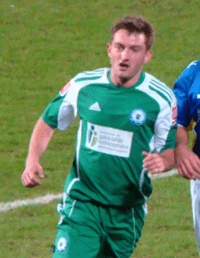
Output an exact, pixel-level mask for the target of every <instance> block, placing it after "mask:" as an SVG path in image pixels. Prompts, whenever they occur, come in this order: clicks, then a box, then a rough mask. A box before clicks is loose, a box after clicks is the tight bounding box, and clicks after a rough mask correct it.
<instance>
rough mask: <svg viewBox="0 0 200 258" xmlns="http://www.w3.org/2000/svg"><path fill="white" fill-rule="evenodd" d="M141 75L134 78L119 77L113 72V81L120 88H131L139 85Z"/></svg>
mask: <svg viewBox="0 0 200 258" xmlns="http://www.w3.org/2000/svg"><path fill="white" fill-rule="evenodd" d="M140 75H141V71H140V72H139V73H138V74H137V75H135V76H134V77H132V78H125V77H119V76H118V77H117V76H115V74H114V73H113V72H112V70H111V75H110V77H111V80H112V82H113V83H114V84H115V85H116V86H118V87H125V88H130V87H132V86H133V85H135V84H136V83H137V81H138V80H139V78H140Z"/></svg>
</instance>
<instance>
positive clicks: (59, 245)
mask: <svg viewBox="0 0 200 258" xmlns="http://www.w3.org/2000/svg"><path fill="white" fill-rule="evenodd" d="M66 247H67V239H66V238H65V237H61V238H60V239H59V240H58V243H57V251H58V252H59V253H61V252H64V251H65V249H66Z"/></svg>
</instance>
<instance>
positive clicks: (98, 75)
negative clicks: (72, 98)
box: [59, 68, 109, 96]
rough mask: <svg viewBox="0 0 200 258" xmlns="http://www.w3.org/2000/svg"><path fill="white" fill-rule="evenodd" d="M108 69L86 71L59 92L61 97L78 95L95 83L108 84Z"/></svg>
mask: <svg viewBox="0 0 200 258" xmlns="http://www.w3.org/2000/svg"><path fill="white" fill-rule="evenodd" d="M108 71H109V69H108V68H100V69H97V70H94V71H84V72H80V73H78V74H77V75H76V76H74V77H73V78H72V79H71V80H70V81H69V82H68V83H67V84H66V85H65V86H64V87H63V88H62V89H61V91H60V92H59V93H60V95H61V96H65V95H66V93H70V92H71V93H72V94H78V92H79V91H80V90H81V89H82V88H84V87H87V86H88V85H91V84H94V83H108V79H107V73H108Z"/></svg>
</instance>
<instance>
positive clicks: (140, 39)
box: [112, 29, 146, 46]
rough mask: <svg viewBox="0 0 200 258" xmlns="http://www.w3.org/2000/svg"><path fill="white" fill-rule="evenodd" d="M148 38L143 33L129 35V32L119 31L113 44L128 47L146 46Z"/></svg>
mask: <svg viewBox="0 0 200 258" xmlns="http://www.w3.org/2000/svg"><path fill="white" fill-rule="evenodd" d="M145 41H146V37H145V35H144V34H143V33H136V32H134V33H129V32H128V31H127V30H124V29H121V30H118V31H117V32H116V33H115V34H114V37H113V40H112V43H120V44H128V45H134V46H135V45H145Z"/></svg>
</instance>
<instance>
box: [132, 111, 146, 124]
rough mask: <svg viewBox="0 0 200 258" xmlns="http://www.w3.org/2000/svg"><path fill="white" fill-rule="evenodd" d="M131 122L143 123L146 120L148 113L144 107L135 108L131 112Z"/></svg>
mask: <svg viewBox="0 0 200 258" xmlns="http://www.w3.org/2000/svg"><path fill="white" fill-rule="evenodd" d="M130 120H131V123H132V124H134V125H142V124H143V123H144V122H145V120H146V113H145V112H144V111H143V110H142V109H134V110H133V111H132V112H131V114H130Z"/></svg>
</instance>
